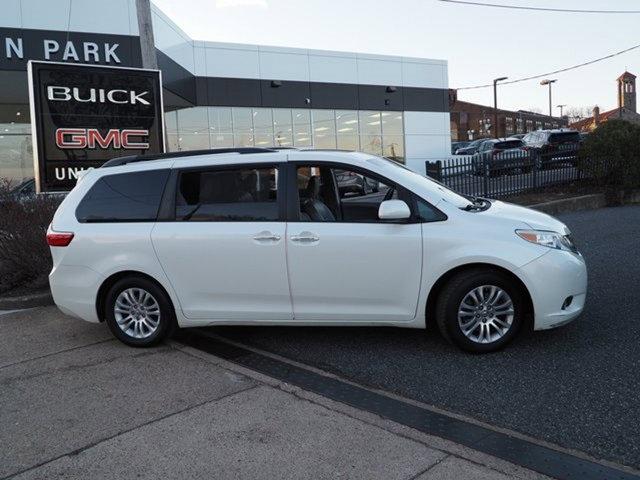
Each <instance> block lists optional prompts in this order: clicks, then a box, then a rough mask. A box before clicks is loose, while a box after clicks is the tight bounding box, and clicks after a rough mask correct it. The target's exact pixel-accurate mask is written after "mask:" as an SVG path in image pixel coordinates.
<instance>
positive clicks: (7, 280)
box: [0, 180, 61, 293]
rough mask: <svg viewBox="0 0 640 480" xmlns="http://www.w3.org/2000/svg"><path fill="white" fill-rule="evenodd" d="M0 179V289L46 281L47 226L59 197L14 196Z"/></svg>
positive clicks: (48, 256) (41, 284) (34, 285)
mask: <svg viewBox="0 0 640 480" xmlns="http://www.w3.org/2000/svg"><path fill="white" fill-rule="evenodd" d="M10 187H11V184H10V183H9V182H7V181H6V180H0V293H2V292H6V291H8V290H11V289H16V288H20V289H22V288H25V289H30V288H33V289H37V288H43V287H45V286H46V285H47V275H48V274H49V271H50V270H51V253H50V251H49V247H48V245H47V242H46V231H47V227H48V226H49V224H50V223H51V219H52V218H53V214H54V213H55V211H56V208H58V205H59V204H60V201H61V199H60V198H59V197H54V196H50V195H37V196H35V197H28V198H22V199H21V198H16V197H14V196H12V195H11V194H10V193H9V192H10Z"/></svg>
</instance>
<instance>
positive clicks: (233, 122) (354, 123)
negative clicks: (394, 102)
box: [165, 107, 404, 162]
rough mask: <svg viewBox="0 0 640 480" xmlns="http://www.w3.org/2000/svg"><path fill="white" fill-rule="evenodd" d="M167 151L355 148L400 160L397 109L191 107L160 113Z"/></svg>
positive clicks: (399, 114)
mask: <svg viewBox="0 0 640 480" xmlns="http://www.w3.org/2000/svg"><path fill="white" fill-rule="evenodd" d="M165 123H166V126H167V140H168V142H167V145H168V150H169V151H179V150H197V149H205V148H221V147H254V146H255V147H271V146H277V147H314V148H327V149H344V150H359V151H362V152H366V153H372V154H375V155H383V156H385V157H389V158H392V159H394V160H397V161H399V162H404V122H403V113H402V112H390V111H383V112H381V111H369V110H367V111H364V110H363V111H356V110H311V109H296V108H248V107H193V108H185V109H181V110H175V111H171V112H166V113H165Z"/></svg>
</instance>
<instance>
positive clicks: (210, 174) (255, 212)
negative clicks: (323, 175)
mask: <svg viewBox="0 0 640 480" xmlns="http://www.w3.org/2000/svg"><path fill="white" fill-rule="evenodd" d="M277 188H278V185H277V175H276V169H275V168H273V167H268V168H241V169H237V170H207V171H185V172H182V173H181V174H180V178H179V181H178V191H177V195H176V220H182V221H192V222H193V221H195V222H197V221H199V222H268V221H277V220H278V219H279V215H278V199H277Z"/></svg>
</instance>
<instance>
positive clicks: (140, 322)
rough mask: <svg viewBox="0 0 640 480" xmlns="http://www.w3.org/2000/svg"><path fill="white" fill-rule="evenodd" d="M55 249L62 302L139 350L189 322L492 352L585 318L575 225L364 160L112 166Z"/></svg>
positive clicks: (73, 205)
mask: <svg viewBox="0 0 640 480" xmlns="http://www.w3.org/2000/svg"><path fill="white" fill-rule="evenodd" d="M47 241H48V244H49V245H50V246H51V253H52V256H53V269H52V271H51V274H50V276H49V279H50V283H51V291H52V293H53V298H54V300H55V303H56V304H57V305H58V307H59V308H60V309H61V310H62V311H63V312H65V313H68V314H70V315H74V316H76V317H80V318H82V319H84V320H87V321H90V322H102V321H105V322H106V323H107V325H108V326H109V328H110V329H111V331H112V332H113V334H114V335H115V336H116V337H117V338H119V339H120V340H122V341H123V342H125V343H127V344H129V345H133V346H148V345H153V344H155V343H157V342H159V341H161V340H162V339H163V338H165V337H167V336H168V335H169V334H170V333H171V332H172V331H173V330H174V329H175V328H176V327H196V326H209V325H326V326H329V325H349V326H354V325H363V326H375V325H380V326H397V327H409V328H425V327H426V326H427V325H428V324H434V325H435V324H437V325H438V327H439V329H440V331H441V332H442V334H443V335H444V337H445V338H446V339H447V340H449V341H451V342H452V343H454V344H456V345H457V346H459V347H461V348H463V349H465V350H468V351H471V352H488V351H493V350H496V349H499V348H501V347H503V346H504V345H506V344H507V343H508V342H509V341H511V340H512V339H513V338H514V336H515V335H516V334H517V333H518V331H519V330H520V329H521V328H522V327H525V326H526V327H528V328H533V329H534V330H544V329H549V328H554V327H558V326H560V325H563V324H565V323H567V322H569V321H571V320H573V319H574V318H576V317H577V316H578V315H579V314H580V312H581V311H582V309H583V306H584V302H585V296H586V292H587V274H586V268H585V263H584V260H583V258H582V256H581V255H580V253H578V251H577V249H576V247H575V245H574V243H573V240H572V238H571V234H570V232H569V230H568V228H567V227H566V226H565V225H564V224H563V223H561V222H559V221H558V220H556V219H554V218H552V217H550V216H549V215H546V214H543V213H540V212H537V211H534V210H529V209H527V208H523V207H519V206H515V205H511V204H508V203H504V202H500V201H495V200H487V199H481V198H468V197H465V196H461V195H459V194H457V193H455V192H453V191H451V190H449V189H448V188H447V187H445V186H443V185H441V184H439V183H437V182H435V181H433V180H430V179H428V178H426V177H424V176H422V175H419V174H418V173H415V172H413V171H411V170H408V169H407V168H404V167H403V166H401V165H399V164H397V163H395V162H393V161H391V160H387V159H384V158H380V157H376V156H372V155H367V154H364V153H356V152H343V151H326V150H325V151H323V150H293V149H291V150H272V149H258V148H238V149H220V150H207V151H195V152H178V153H170V154H160V155H156V156H142V157H123V158H118V159H114V160H111V161H110V162H107V164H105V165H104V166H103V167H101V168H98V169H95V170H92V171H90V172H88V173H87V174H86V175H85V176H84V177H83V178H82V179H81V180H80V181H79V182H78V184H77V185H76V187H75V188H74V189H73V190H72V191H71V192H70V193H69V195H68V196H67V197H66V199H65V200H64V201H63V202H62V204H61V205H60V208H59V209H58V211H57V212H56V214H55V216H54V218H53V221H52V223H51V226H50V228H49V231H48V232H47Z"/></svg>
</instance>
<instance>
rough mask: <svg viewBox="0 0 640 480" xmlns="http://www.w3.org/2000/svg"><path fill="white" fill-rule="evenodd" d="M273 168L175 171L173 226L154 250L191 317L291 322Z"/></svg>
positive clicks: (156, 237)
mask: <svg viewBox="0 0 640 480" xmlns="http://www.w3.org/2000/svg"><path fill="white" fill-rule="evenodd" d="M279 183H280V182H278V175H277V169H276V168H275V166H246V167H245V166H235V167H233V168H221V167H220V168H213V169H212V168H208V169H189V170H184V171H181V172H179V174H178V178H177V187H176V200H175V221H164V222H158V223H157V224H156V225H155V227H154V230H153V233H152V240H153V245H154V247H155V249H156V252H157V254H158V258H159V259H160V263H161V264H162V267H163V268H164V270H165V272H166V274H167V276H168V277H169V280H170V281H171V283H172V285H173V288H174V289H175V291H176V294H177V296H178V299H179V301H180V305H181V307H182V311H183V313H184V315H185V316H186V317H188V318H194V319H215V320H250V321H252V320H291V319H292V318H293V314H292V309H291V298H290V295H289V285H288V279H287V266H286V265H287V264H286V253H285V233H286V223H285V222H284V221H283V220H284V213H283V209H282V208H281V207H283V205H281V203H282V197H283V196H282V194H281V192H282V188H280V185H279Z"/></svg>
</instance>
